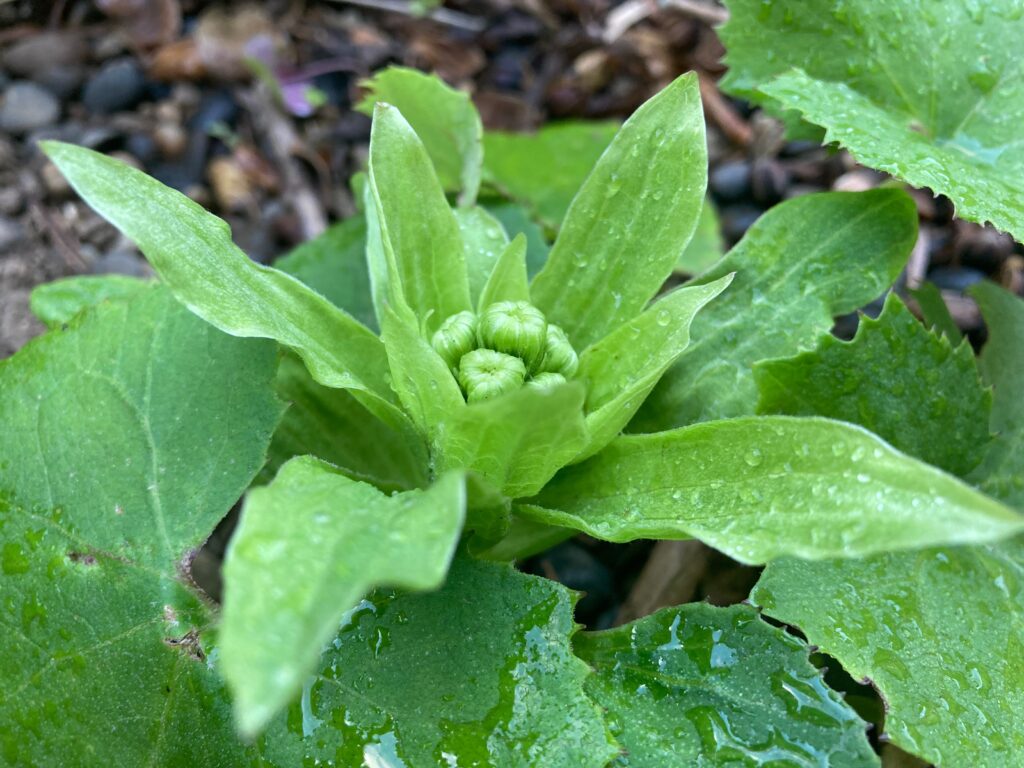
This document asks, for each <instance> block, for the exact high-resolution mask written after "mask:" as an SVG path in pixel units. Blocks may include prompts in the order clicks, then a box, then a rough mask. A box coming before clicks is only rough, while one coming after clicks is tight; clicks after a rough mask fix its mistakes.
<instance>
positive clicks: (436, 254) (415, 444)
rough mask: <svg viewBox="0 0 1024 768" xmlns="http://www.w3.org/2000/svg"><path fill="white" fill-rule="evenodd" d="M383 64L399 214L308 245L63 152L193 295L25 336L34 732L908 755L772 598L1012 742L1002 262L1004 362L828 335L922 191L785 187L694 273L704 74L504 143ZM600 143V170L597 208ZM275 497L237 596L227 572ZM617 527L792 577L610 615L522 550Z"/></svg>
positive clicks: (167, 757)
mask: <svg viewBox="0 0 1024 768" xmlns="http://www.w3.org/2000/svg"><path fill="white" fill-rule="evenodd" d="M368 89H369V93H370V95H369V97H368V102H367V105H364V107H363V108H364V109H372V112H373V125H372V133H371V143H370V154H369V164H368V168H367V171H366V174H365V176H360V177H359V178H357V179H355V180H354V184H353V188H354V189H355V190H356V191H357V193H358V195H359V196H360V199H361V201H362V202H363V209H362V213H361V214H360V215H359V216H357V217H355V218H354V219H352V220H350V221H346V222H343V223H342V224H339V225H337V226H336V227H334V228H332V229H331V230H329V231H328V232H327V233H326V234H325V235H324V236H323V237H322V238H321V239H319V240H318V241H314V242H312V243H309V244H307V245H305V246H302V247H301V248H300V249H299V250H298V251H297V252H296V253H294V254H293V255H290V256H288V257H286V258H285V259H283V260H282V261H281V262H280V263H279V268H275V267H266V266H261V265H258V264H256V263H254V262H252V261H250V260H249V259H248V258H247V257H246V256H245V254H243V253H242V252H241V251H240V250H239V249H238V248H237V247H236V246H234V245H233V243H232V242H231V236H230V231H229V228H228V227H227V225H226V224H225V223H224V222H223V221H221V220H219V219H217V218H216V217H215V216H213V215H212V214H210V213H208V212H206V211H205V210H203V209H202V208H201V207H200V206H199V205H197V204H196V203H194V202H192V201H191V200H189V199H187V198H186V197H184V196H183V195H181V194H179V193H177V192H175V191H173V190H171V189H168V188H167V187H164V186H163V185H161V184H160V183H158V182H157V181H155V180H153V179H151V178H149V177H147V176H146V175H144V174H143V173H141V172H140V171H137V170H134V169H132V168H130V167H128V166H126V165H123V164H121V163H119V162H118V161H116V160H113V159H111V158H108V157H105V156H103V155H100V154H97V153H95V152H92V151H90V150H87V149H84V148H80V147H74V146H71V145H67V144H60V143H55V142H47V143H45V144H44V146H43V148H44V151H45V152H46V154H47V155H48V156H49V158H50V159H51V160H52V161H53V162H54V163H55V164H56V165H57V166H58V168H60V170H61V171H62V172H63V173H64V174H65V176H66V177H67V178H68V180H69V181H70V182H71V184H72V186H73V187H74V188H75V190H76V191H77V192H78V193H79V194H80V195H81V196H82V197H83V198H84V199H85V200H86V201H87V202H88V203H89V204H90V205H92V206H93V207H94V208H95V209H96V210H97V211H98V212H99V213H101V214H102V215H103V216H104V217H106V218H107V219H108V220H110V221H111V222H112V223H114V224H115V225H116V226H117V227H118V228H120V229H121V230H122V231H123V232H124V233H125V234H126V235H128V236H129V237H130V238H131V239H133V240H134V241H135V242H136V243H137V244H138V246H139V247H140V249H141V250H142V252H143V253H144V254H145V256H146V257H147V259H148V260H149V262H150V264H151V265H152V266H153V268H154V270H155V272H156V273H157V275H158V277H159V281H158V282H146V281H138V280H129V279H117V278H77V279H73V280H70V281H63V282H58V283H55V284H52V285H49V286H44V287H42V288H40V289H39V290H38V291H37V292H36V293H35V295H34V296H33V308H34V310H35V311H36V313H37V314H38V315H39V316H40V317H41V318H42V319H43V320H44V321H46V322H47V323H48V324H49V325H50V327H51V330H50V332H49V333H47V334H46V335H44V336H43V337H41V338H39V339H37V340H35V341H33V342H31V343H30V344H29V345H27V346H26V347H25V348H24V349H23V350H22V351H20V352H19V353H18V354H16V355H15V356H14V357H13V358H11V359H9V360H7V361H4V362H2V363H0V435H2V439H0V539H2V561H0V562H2V570H3V580H2V582H0V583H2V584H3V593H2V594H3V603H2V609H0V626H2V627H3V631H4V633H5V638H4V643H3V645H2V649H0V661H2V665H3V669H4V678H5V679H4V682H5V685H4V691H3V693H2V694H0V755H2V758H3V760H4V761H5V762H6V763H7V764H11V765H39V766H45V765H55V764H61V765H97V764H103V763H107V764H113V765H161V766H162V765H171V766H177V765H182V766H185V765H204V766H205V765H211V766H234V765H272V766H298V765H303V766H327V765H334V766H359V765H365V766H369V767H370V768H376V767H377V766H389V767H392V768H393V767H398V766H409V767H417V766H461V767H463V768H466V767H468V766H574V767H575V766H604V765H630V766H665V765H707V766H716V765H760V764H778V765H835V766H870V765H878V764H879V757H878V755H877V754H876V753H875V751H874V749H873V747H872V745H871V743H870V742H869V740H868V735H867V730H866V727H867V723H866V721H865V720H864V719H863V717H867V716H869V715H868V714H867V713H866V712H859V711H858V710H857V709H855V708H854V707H853V706H852V705H851V703H848V702H847V701H845V700H844V699H843V697H842V696H841V695H840V693H839V692H837V691H836V690H833V689H832V688H831V687H830V686H829V685H827V684H826V683H825V681H824V679H823V677H822V674H821V670H820V669H819V668H818V667H816V666H815V665H813V664H812V663H811V656H810V654H811V651H812V648H811V646H809V645H808V643H807V642H806V641H805V640H804V639H802V637H801V636H799V635H797V634H796V633H793V632H790V631H788V630H786V629H784V628H780V626H779V624H778V622H776V623H768V622H766V621H765V620H764V619H763V618H762V617H761V615H760V612H759V607H760V608H761V609H762V610H763V611H764V612H765V613H767V614H768V615H770V616H772V617H774V618H775V619H778V620H779V622H785V623H786V624H789V625H791V626H795V627H798V628H800V629H801V630H802V631H803V632H804V635H805V636H806V637H807V638H808V640H809V641H810V642H814V643H820V644H822V645H825V641H826V640H828V645H826V646H825V647H826V649H827V650H828V652H829V653H832V654H833V655H835V656H836V657H837V658H839V659H840V660H841V661H842V662H843V664H844V665H845V666H846V668H847V670H848V671H849V672H850V674H851V675H853V677H854V678H856V679H861V678H865V677H869V676H870V678H871V679H872V681H873V682H874V683H875V685H876V686H877V688H878V690H879V692H880V694H881V695H882V697H883V699H884V700H885V702H886V705H887V708H888V712H887V714H886V717H885V720H884V722H880V723H879V725H881V727H882V728H884V733H885V734H886V735H887V737H888V738H890V739H891V740H892V741H894V742H896V743H897V744H899V745H900V746H901V747H903V748H904V749H905V750H907V751H909V752H914V753H916V754H919V755H922V756H924V757H925V758H927V759H930V760H936V761H942V762H948V763H949V764H959V763H961V762H963V759H964V758H963V755H965V754H967V753H966V752H965V751H964V750H967V749H969V748H975V749H977V750H978V753H979V754H982V760H981V763H982V764H986V765H997V764H1006V761H1011V762H1012V759H1013V757H1012V756H1013V755H1015V754H1018V753H1019V750H1020V749H1022V748H1024V735H1022V731H1021V730H1020V729H1019V728H1018V727H1017V725H1016V722H1015V718H1016V715H1015V713H1016V712H1019V711H1020V706H1022V705H1024V702H1022V701H1021V698H1022V694H1021V690H1022V688H1021V686H1020V685H1018V683H1019V680H1020V674H1021V673H1020V671H1019V665H1015V660H1016V661H1019V658H1018V657H1019V650H1020V648H1021V647H1022V646H1021V644H1020V629H1019V625H1020V615H1021V614H1020V612H1019V611H1020V601H1021V599H1022V598H1021V579H1022V578H1024V576H1022V573H1024V570H1022V569H1024V566H1022V562H1024V561H1022V553H1021V551H1020V541H1021V539H1020V538H1019V536H1018V538H1013V537H1014V536H1017V535H1018V534H1020V532H1021V531H1022V530H1024V518H1022V517H1021V515H1020V513H1019V512H1018V511H1017V509H1015V507H1016V508H1020V507H1021V506H1022V501H1024V496H1022V486H1024V483H1022V480H1021V478H1022V473H1021V471H1020V470H1021V465H1020V459H1019V455H1020V454H1019V450H1018V446H1019V445H1020V443H1021V441H1022V439H1024V438H1022V436H1024V411H1022V409H1021V406H1020V404H1019V402H1020V400H1019V397H1015V396H1014V388H1015V387H1019V385H1020V382H1021V381H1022V376H1024V353H1022V352H1021V349H1020V347H1019V345H1018V344H1017V343H1016V341H1015V340H1016V339H1018V338H1020V334H1022V333H1024V304H1022V302H1021V301H1020V300H1019V299H1017V298H1015V297H1013V296H1012V295H1010V294H1009V293H1007V292H1005V291H1003V290H1001V289H999V288H998V287H996V286H994V285H984V286H979V287H978V289H977V293H976V296H977V298H978V301H979V303H980V304H981V307H982V310H983V312H984V314H985V317H986V319H987V320H988V322H989V326H990V334H991V336H990V341H989V345H988V347H987V348H986V350H985V353H984V354H983V356H982V357H981V359H980V366H979V365H978V364H976V362H975V359H974V356H973V354H972V351H971V349H970V347H969V345H967V344H966V342H963V343H959V344H957V343H954V342H955V341H956V340H955V339H954V338H953V333H954V331H952V330H947V332H946V333H945V334H943V333H940V331H939V330H932V329H930V328H929V327H927V326H926V325H925V324H922V323H921V322H919V321H918V320H917V319H916V318H915V317H914V316H913V315H912V314H911V313H910V311H909V310H908V309H907V307H906V306H905V305H904V304H903V303H902V302H901V300H900V299H898V298H897V297H896V296H895V295H890V296H889V298H888V299H887V301H886V303H885V308H884V310H883V312H882V314H881V315H880V316H879V317H878V318H877V319H874V320H871V319H865V320H863V321H862V323H861V328H860V330H859V332H858V334H857V336H856V337H855V338H854V339H853V341H851V342H840V341H838V340H836V339H835V338H833V337H832V336H830V335H829V333H828V332H829V329H830V327H831V325H832V318H833V317H834V316H835V315H838V314H843V313H848V312H851V311H853V310H855V309H856V308H858V307H860V306H863V305H865V304H866V303H868V302H870V301H871V300H872V299H874V298H875V297H877V296H879V295H880V294H882V293H884V292H885V291H886V290H887V289H888V287H889V286H890V285H891V283H892V282H893V280H894V279H895V277H896V276H897V274H898V273H899V272H900V270H901V269H902V267H903V265H904V263H905V262H906V259H907V257H908V255H909V253H910V250H911V248H912V246H913V244H914V240H915V236H916V227H917V216H916V211H915V207H914V204H913V202H912V200H911V198H910V197H909V196H908V195H907V194H906V193H905V192H904V191H903V190H901V189H899V188H884V189H878V190H872V191H868V192H860V193H839V192H836V193H823V194H817V195H810V196H806V197H801V198H797V199H794V200H791V201H788V202H785V203H783V204H781V205H779V206H777V207H776V208H774V209H773V210H771V211H769V212H768V213H767V214H765V215H764V216H763V217H762V218H761V219H760V220H759V221H758V222H757V223H755V225H754V226H753V227H752V228H751V229H750V231H749V232H748V233H747V235H746V236H745V237H744V238H743V240H741V241H740V242H739V243H738V244H737V245H736V246H735V247H734V248H732V250H731V251H729V253H727V254H726V255H725V256H724V257H723V258H722V259H721V260H719V261H718V262H717V263H716V264H714V265H713V266H711V267H710V268H709V269H707V270H706V271H704V272H703V273H702V274H700V275H699V276H698V277H696V278H694V279H692V280H690V281H688V282H687V283H686V284H684V285H682V286H681V287H676V288H672V289H669V290H666V291H663V287H664V285H665V283H666V280H667V279H668V278H669V277H670V275H672V273H673V271H674V270H675V269H676V267H677V265H679V264H680V260H681V259H683V258H684V257H685V254H686V253H687V246H688V243H689V242H690V240H691V237H692V236H693V233H694V231H695V228H696V227H697V223H698V219H699V217H700V216H701V211H702V207H703V202H704V193H705V183H706V176H707V157H706V149H705V136H704V126H703V119H702V112H701V104H700V99H699V94H698V87H697V81H696V78H695V77H694V76H692V75H687V76H683V77H681V78H679V79H678V80H676V81H675V82H673V83H672V84H670V85H669V86H668V87H667V88H665V89H664V90H663V91H662V92H660V93H659V94H657V95H656V96H655V97H653V98H652V99H651V100H650V101H648V102H647V103H646V104H644V105H643V106H642V107H640V108H639V109H638V110H637V111H636V112H635V113H634V114H633V116H632V117H631V118H630V119H629V120H627V121H626V122H625V123H624V124H623V125H622V126H621V128H620V129H619V130H618V131H617V132H616V133H615V134H614V137H613V138H612V137H611V134H610V132H609V131H608V130H607V129H606V127H604V126H585V125H570V126H559V127H557V128H556V129H551V130H555V131H556V133H554V134H552V133H550V132H549V133H543V132H542V134H539V135H537V136H534V137H513V136H505V135H500V134H484V133H483V131H482V130H481V128H480V121H479V117H478V116H477V115H476V112H475V110H474V109H473V107H472V104H471V103H469V101H468V99H467V98H466V97H465V96H464V95H462V94H459V93H457V92H455V91H452V90H451V89H449V88H447V87H446V86H444V85H443V84H442V83H440V81H438V80H436V79H434V78H431V77H428V76H425V75H421V74H419V73H415V72H411V71H408V70H400V69H392V70H388V71H386V72H384V73H381V74H380V75H379V76H378V77H376V78H374V80H373V81H371V82H370V83H369V84H368ZM559 141H565V142H566V143H567V144H568V143H569V142H571V141H581V142H583V143H584V144H586V146H587V147H588V149H585V150H581V151H580V152H578V153H572V156H571V157H562V158H558V159H557V161H553V165H558V166H559V167H560V168H562V169H563V170H564V169H565V168H567V167H568V166H569V165H571V164H573V163H574V162H578V160H579V157H589V158H590V160H589V161H588V162H590V161H592V160H596V162H594V163H593V167H592V169H583V171H581V175H579V176H575V177H573V178H574V179H575V181H576V182H581V184H580V185H579V189H578V191H576V192H575V195H574V196H573V195H568V196H566V195H565V193H564V191H563V190H564V189H565V188H566V186H567V185H566V184H565V180H564V174H563V176H559V177H558V178H553V180H552V182H551V184H550V185H548V184H546V183H545V182H544V173H545V168H543V167H541V166H543V165H544V163H543V161H542V159H543V157H544V152H549V151H552V150H551V149H550V147H557V146H559V144H558V142H559ZM605 145H607V147H605ZM545 146H547V147H548V149H545V148H544V147H545ZM594 146H597V149H590V148H591V147H594ZM484 148H486V150H487V151H486V153H485V152H484ZM485 154H486V157H485ZM554 154H557V152H554ZM531 155H532V156H533V157H534V159H535V160H536V159H538V158H540V159H541V162H538V163H537V166H536V167H531V165H530V161H529V159H528V158H529V157H530V156H531ZM509 158H526V159H524V160H522V162H520V160H518V159H517V160H510V159H509ZM546 170H547V171H549V172H550V171H551V169H550V168H549V169H546ZM588 170H589V173H588V172H587V171H588ZM570 175H571V174H570ZM582 175H585V179H583V178H581V176H582ZM449 195H450V196H451V197H449ZM570 200H571V202H569V201H570ZM510 235H514V236H512V237H511V238H510V237H509V236H510ZM552 235H554V242H553V245H551V246H550V249H549V246H548V240H549V237H550V236H552ZM931 324H932V325H933V326H934V327H936V328H946V329H949V328H950V325H951V324H950V323H949V321H948V317H942V316H941V312H940V311H939V310H937V309H936V310H935V314H934V315H933V318H932V322H931ZM990 385H991V387H994V392H993V390H992V389H991V388H990ZM239 499H241V500H242V501H241V505H240V515H239V518H238V522H237V527H236V528H235V530H234V533H233V535H232V538H231V540H230V543H229V546H228V549H227V552H226V555H225V559H224V564H223V574H222V575H223V602H222V605H217V604H215V603H214V602H213V601H212V600H211V599H210V598H209V597H207V595H206V593H204V592H203V591H201V590H199V589H198V588H197V587H196V586H195V584H194V583H193V582H192V573H193V572H194V569H195V567H196V565H197V563H196V562H194V559H195V558H196V552H197V551H198V550H199V548H200V547H201V545H202V544H203V542H204V541H205V540H206V539H207V538H208V537H209V535H210V533H211V531H212V530H213V528H214V527H215V526H216V525H217V524H218V522H220V521H221V520H222V519H223V518H224V517H225V516H226V515H227V514H228V512H229V511H230V510H231V509H232V507H233V506H234V505H235V503H236V502H237V501H238V500H239ZM579 532H585V533H587V534H589V535H591V536H593V537H596V538H598V539H603V540H606V541H611V542H626V541H632V540H635V539H641V538H644V539H686V538H698V539H700V540H702V541H704V542H706V543H707V544H709V545H710V546H712V547H714V548H716V549H718V550H720V551H722V552H724V553H725V554H727V555H729V556H731V557H732V558H734V559H736V560H738V561H740V562H742V563H748V564H764V563H770V565H769V566H768V567H767V569H766V570H765V572H764V574H763V576H762V578H761V581H760V582H759V583H758V585H757V587H756V588H755V590H754V593H753V594H752V596H751V601H750V602H751V603H752V605H735V606H731V607H727V608H718V607H713V606H710V605H707V604H690V605H684V606H679V607H674V608H667V609H664V610H662V611H659V612H657V613H655V614H653V615H651V616H648V617H644V618H641V619H638V620H637V621H635V622H633V623H631V624H629V625H625V626H622V627H618V628H615V629H611V630H606V631H598V632H578V631H577V630H578V627H577V625H576V624H575V623H574V620H573V609H574V605H575V601H576V599H577V595H576V594H575V593H573V592H571V591H570V590H568V589H566V588H565V587H563V586H562V585H560V584H559V583H557V582H555V581H552V580H549V579H545V578H542V577H538V576H532V575H527V574H524V573H522V572H520V571H518V570H517V569H516V568H515V566H514V563H515V562H516V561H518V560H521V559H522V558H524V557H526V556H528V555H530V554H533V553H536V552H539V551H541V550H543V549H544V548H546V547H548V546H550V545H552V544H554V543H557V542H559V541H562V540H564V539H566V538H569V537H571V536H573V535H575V534H577V533H579ZM979 744H982V745H983V746H978V745H979Z"/></svg>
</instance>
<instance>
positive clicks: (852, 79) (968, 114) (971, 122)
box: [721, 0, 1024, 240]
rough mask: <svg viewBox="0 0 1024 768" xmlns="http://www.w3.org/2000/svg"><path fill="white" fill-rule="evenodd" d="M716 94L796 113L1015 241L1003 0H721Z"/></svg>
mask: <svg viewBox="0 0 1024 768" xmlns="http://www.w3.org/2000/svg"><path fill="white" fill-rule="evenodd" d="M729 10H730V14H731V18H730V21H729V23H728V24H727V25H726V26H725V27H723V28H722V31H721V35H722V40H723V42H724V43H725V45H726V48H727V49H728V50H729V53H728V55H727V56H726V63H727V64H728V65H729V75H728V77H727V78H726V81H725V83H724V86H725V87H726V88H728V89H731V90H732V91H733V92H734V93H737V94H742V95H745V96H748V97H751V98H753V99H755V100H764V97H765V96H767V97H768V104H769V106H774V107H777V108H778V107H782V108H785V109H789V110H797V111H799V113H800V114H802V116H803V117H804V118H805V119H806V120H809V121H810V122H812V123H814V124H816V125H820V126H822V127H824V128H825V129H826V133H825V138H826V141H835V142H838V143H839V144H840V145H842V146H844V147H846V148H847V149H849V150H850V152H851V153H852V154H853V155H854V156H855V157H856V158H857V159H858V160H859V161H860V162H861V163H863V164H865V165H868V166H870V167H872V168H877V169H879V170H882V171H885V172H886V173H890V174H892V175H893V176H895V177H897V178H900V179H903V180H905V181H907V182H909V183H911V184H913V185H914V186H916V187H927V188H929V189H931V190H933V191H935V192H936V193H941V194H944V195H946V196H948V197H949V198H950V199H951V200H952V201H953V203H954V205H955V206H956V209H957V214H958V215H959V216H960V217H961V218H965V219H969V220H971V221H978V222H991V223H992V224H994V225H995V226H996V227H998V228H999V229H1001V230H1003V231H1006V232H1009V233H1010V234H1012V235H1013V236H1014V237H1015V238H1016V239H1017V240H1024V194H1022V192H1021V190H1020V188H1019V185H1018V184H1017V183H1016V181H1015V179H1016V178H1017V177H1019V176H1020V175H1021V173H1022V172H1024V144H1022V143H1021V141H1020V132H1019V129H1018V126H1019V124H1020V121H1021V118H1022V117H1024V84H1022V83H1024V80H1022V78H1021V77H1020V56H1019V51H1020V50H1021V47H1022V46H1024V13H1022V11H1021V6H1020V4H1019V3H1018V2H1016V1H1015V0H994V1H992V2H978V1H977V0H951V1H950V2H943V3H932V2H928V0H897V1H896V2H888V3H875V2H871V0H853V1H852V2H844V3H834V2H830V1H828V0H814V1H813V2H806V3H800V4H799V5H796V4H791V3H767V4H766V3H763V2H759V1H758V0H731V1H730V2H729Z"/></svg>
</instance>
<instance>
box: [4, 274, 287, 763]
mask: <svg viewBox="0 0 1024 768" xmlns="http://www.w3.org/2000/svg"><path fill="white" fill-rule="evenodd" d="M276 361H277V355H276V352H275V349H274V345H273V344H271V343H269V342H265V341H257V340H243V339H237V338H232V337H230V336H227V335H225V334H223V333H221V332H219V331H217V330H216V329H215V328H213V327H212V326H210V325H208V324H206V323H204V322H203V321H201V320H199V319H198V318H197V317H195V316H194V315H193V314H192V313H190V312H189V311H188V310H186V309H185V308H184V307H182V306H181V305H180V304H178V302H176V301H175V300H174V299H173V297H172V296H171V295H170V293H169V292H168V291H167V290H166V289H163V288H158V287H146V288H145V289H143V290H140V291H139V293H138V295H137V296H136V297H135V298H134V299H133V300H131V301H121V302H116V303H103V304H100V305H99V306H97V307H96V308H95V309H93V310H92V311H90V312H88V313H86V314H84V315H80V316H79V317H78V318H76V319H75V320H74V321H73V322H72V323H71V326H70V327H69V328H68V329H67V330H62V331H54V332H52V333H50V334H48V335H46V336H44V337H42V338H40V339H37V340H35V341H33V342H31V343H30V344H29V345H28V346H27V347H25V348H24V349H23V350H22V351H20V352H19V353H18V354H17V355H15V356H14V357H12V358H10V359H9V360H5V361H3V362H2V363H0V390H2V391H3V393H4V396H3V398H0V434H3V436H4V438H3V440H0V553H2V554H0V564H2V574H0V578H2V579H3V583H4V590H3V591H4V601H3V605H2V607H0V623H2V624H3V626H4V642H3V643H2V644H0V667H2V668H3V669H4V686H3V691H2V692H0V722H3V723H4V727H3V729H2V734H0V749H2V755H3V762H4V763H6V764H8V765H61V764H69V763H73V764H107V765H147V764H148V765H209V764H218V765H238V764H240V763H243V762H245V763H248V762H250V761H251V760H252V759H253V755H251V754H248V753H247V751H246V750H245V748H244V747H243V746H242V745H241V744H239V743H238V742H237V740H236V739H235V737H234V734H233V728H232V726H231V722H230V707H229V702H228V699H227V696H226V693H225V691H224V689H223V686H222V685H221V684H220V683H219V682H218V680H217V679H216V678H215V677H214V676H213V674H212V673H211V671H210V669H209V667H208V666H207V663H205V659H206V654H207V653H208V652H209V646H208V644H207V641H206V639H205V638H204V636H203V635H202V634H201V633H203V632H204V631H205V630H206V628H207V626H208V624H209V622H210V616H209V611H208V609H207V607H206V605H205V604H204V602H203V601H202V600H200V599H199V597H198V596H197V595H196V594H194V593H193V592H192V591H191V590H190V589H189V588H187V587H186V586H185V585H184V584H183V583H182V578H181V574H180V570H179V569H181V568H182V567H183V566H182V562H183V560H182V559H183V557H185V556H186V553H187V552H189V551H190V550H193V549H194V548H196V547H198V546H199V545H200V544H201V543H202V542H203V540H204V539H205V538H206V537H207V536H208V535H209V533H210V531H211V530H212V528H213V526H214V525H215V524H216V523H217V521H218V520H220V519H221V517H223V516H224V515H225V514H226V513H227V511H228V510H229V509H230V507H231V505H232V504H234V502H235V501H236V500H237V499H238V497H239V495H240V494H241V493H242V491H243V490H244V489H245V487H246V486H247V485H248V484H249V482H250V480H251V479H252V477H253V475H255V473H256V471H257V470H258V469H259V467H260V465H261V464H262V463H263V460H264V456H265V450H266V446H267V443H268V442H269V440H270V434H271V432H272V431H273V428H274V425H275V423H276V422H277V419H278V417H279V415H280V413H281V407H280V404H279V403H278V401H277V399H276V398H275V396H274V393H273V389H272V386H271V385H272V380H273V375H274V367H275V365H276ZM111 733H116V734H117V736H116V738H109V737H108V736H109V734H111Z"/></svg>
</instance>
